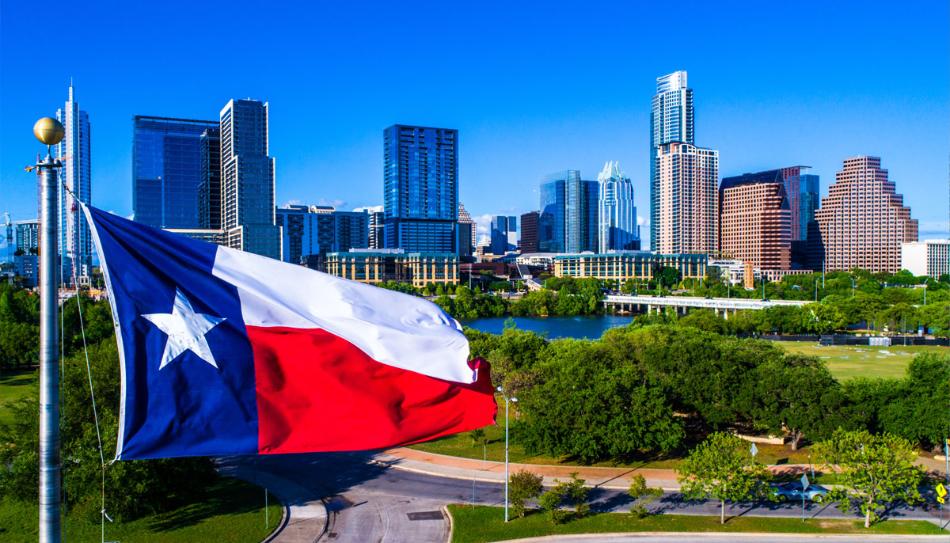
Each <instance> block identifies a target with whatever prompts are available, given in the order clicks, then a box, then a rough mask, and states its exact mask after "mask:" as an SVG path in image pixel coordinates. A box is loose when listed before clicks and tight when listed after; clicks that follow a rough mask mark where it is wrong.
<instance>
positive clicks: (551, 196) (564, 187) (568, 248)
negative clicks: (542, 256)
mask: <svg viewBox="0 0 950 543" xmlns="http://www.w3.org/2000/svg"><path fill="white" fill-rule="evenodd" d="M598 188H599V186H598V183H597V181H585V180H582V179H581V174H580V172H579V171H577V170H566V171H563V172H559V173H555V174H551V175H549V176H547V177H546V178H545V180H544V181H543V182H542V183H541V211H540V216H539V218H538V245H539V249H540V250H541V252H545V253H580V252H582V251H596V250H597V224H598V221H597V199H598V192H599V191H598Z"/></svg>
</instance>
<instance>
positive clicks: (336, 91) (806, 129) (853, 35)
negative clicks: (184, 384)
mask: <svg viewBox="0 0 950 543" xmlns="http://www.w3.org/2000/svg"><path fill="white" fill-rule="evenodd" d="M216 3H217V2H205V1H202V2H196V1H188V2H184V1H177V0H168V1H164V2H115V3H112V2H76V1H71V2H16V1H4V2H2V13H0V25H2V27H0V211H6V210H9V211H10V212H11V214H12V215H13V217H14V219H23V218H32V217H34V216H35V214H36V211H35V210H36V190H35V185H34V178H33V177H32V175H31V174H26V173H25V172H23V169H22V168H23V166H24V165H26V164H27V163H29V162H30V161H31V159H32V158H33V156H34V155H35V153H36V152H37V151H39V150H40V146H39V145H38V144H37V143H36V142H35V141H34V140H33V138H32V136H31V135H30V129H31V126H32V124H33V122H34V121H35V119H36V118H38V117H40V116H42V115H52V114H53V113H54V112H55V110H56V108H57V107H59V106H60V105H61V104H62V102H63V101H64V100H65V98H66V86H67V83H68V81H69V78H70V77H73V78H74V80H75V84H76V89H77V95H78V99H79V103H80V106H81V107H82V108H83V109H85V110H87V111H88V112H89V116H90V120H91V123H92V161H93V162H92V176H93V177H92V179H93V203H94V205H96V206H98V207H101V208H103V209H107V210H113V211H115V212H117V213H120V214H123V215H127V214H129V213H131V207H132V198H131V186H132V182H131V169H132V168H131V154H132V116H133V115H137V114H141V115H164V116H176V117H189V118H199V119H201V118H207V119H216V118H217V115H218V112H219V111H220V109H221V107H222V106H223V105H224V104H225V102H227V100H228V99H229V98H232V97H253V98H257V99H261V100H267V101H269V102H270V104H271V125H270V129H271V154H272V155H273V156H275V157H276V158H277V197H278V203H279V204H283V203H286V202H288V201H291V200H296V201H300V202H304V203H319V202H335V203H337V204H338V205H340V206H341V207H342V208H345V209H349V208H352V207H356V206H363V205H376V204H380V203H382V157H383V152H382V131H383V128H385V127H386V126H388V125H390V124H393V123H396V122H399V123H413V124H423V125H434V126H445V127H452V128H457V129H459V131H460V136H459V138H460V157H459V164H460V165H459V180H460V197H461V201H462V202H463V203H465V205H466V207H467V208H468V209H469V210H470V211H471V212H472V214H473V215H476V216H477V215H486V214H495V213H505V214H508V213H521V212H524V211H528V210H531V209H536V208H537V206H538V201H537V200H538V194H537V186H538V181H539V179H540V178H541V177H542V176H543V175H545V174H547V173H550V172H553V171H557V170H562V169H567V168H576V169H580V170H581V173H582V174H583V176H584V177H585V178H589V179H594V178H596V174H597V172H598V171H599V170H600V168H601V167H602V166H603V163H604V162H605V161H607V160H619V161H620V165H621V167H622V168H623V170H624V171H625V172H626V173H627V175H629V176H630V177H631V178H632V179H633V181H634V186H635V190H636V191H637V194H636V199H637V204H638V213H639V215H641V216H648V215H649V209H648V202H649V188H648V176H649V164H648V157H649V147H648V145H649V111H650V99H651V96H652V94H653V92H654V89H655V78H656V77H657V76H659V75H663V74H666V73H668V72H671V71H673V70H677V69H685V70H688V71H689V82H690V86H691V87H692V88H693V89H694V92H695V101H696V140H697V143H698V144H699V145H702V146H706V147H712V148H716V149H719V151H720V161H721V162H720V175H722V176H729V175H734V174H739V173H743V172H748V171H756V170H761V169H768V168H773V167H780V166H785V165H792V164H807V165H811V166H813V167H814V168H815V173H818V174H820V175H821V181H822V191H823V192H826V191H827V187H828V184H829V183H830V182H831V181H833V178H834V173H835V171H836V170H837V169H838V168H839V167H840V165H841V161H842V159H844V158H846V157H849V156H853V155H858V154H872V155H879V156H881V157H882V161H883V164H884V167H885V168H887V169H889V170H890V175H891V179H892V180H893V181H894V182H895V183H896V184H897V190H898V192H900V193H903V194H904V196H905V201H906V202H907V203H908V204H909V205H910V206H911V208H912V214H913V216H914V217H915V218H917V219H919V220H920V222H921V237H922V238H925V237H933V236H938V235H943V236H944V237H945V236H946V232H947V219H948V206H950V202H948V196H950V193H948V162H950V160H948V156H950V39H948V20H950V14H948V3H947V2H945V1H933V2H919V3H918V2H913V3H902V2H891V1H888V2H873V1H872V2H869V1H864V2H856V1H855V2H827V1H824V2H811V1H804V2H802V1H797V2H751V1H750V2H708V1H703V2H690V1H680V2H673V3H671V2H667V3H662V2H616V3H600V2H595V1H587V2H564V3H556V2H537V3H532V4H526V3H521V2H510V1H506V2H491V1H485V2H446V1H441V2H435V3H428V2H414V3H406V2H384V3H383V2H380V3H378V4H370V3H362V5H360V6H358V4H360V3H357V2H332V3H331V2H300V3H299V5H296V6H292V7H291V6H288V5H286V4H285V3H284V2H275V1H272V2H259V3H253V4H252V3H251V2H227V3H217V4H219V5H214V4H216ZM463 4H464V5H463ZM408 6H411V9H409V7H408ZM44 11H45V12H46V13H48V14H49V15H50V16H51V17H52V19H51V24H50V25H49V28H50V29H51V30H50V31H48V32H46V33H45V35H44V36H42V38H37V37H36V35H37V33H38V32H37V30H36V27H37V26H38V24H39V23H37V21H36V18H37V17H39V16H40V15H41V13H43V12H44ZM56 39H58V40H59V42H56V41H55V40H56ZM43 47H45V48H46V50H45V51H43V50H42V48H43ZM644 234H646V231H644Z"/></svg>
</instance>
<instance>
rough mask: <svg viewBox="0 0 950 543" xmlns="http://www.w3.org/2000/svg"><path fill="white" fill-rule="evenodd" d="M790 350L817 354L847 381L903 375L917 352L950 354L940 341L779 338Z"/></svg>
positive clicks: (841, 378)
mask: <svg viewBox="0 0 950 543" xmlns="http://www.w3.org/2000/svg"><path fill="white" fill-rule="evenodd" d="M776 343H777V344H779V345H780V346H782V347H783V348H784V349H785V350H786V351H788V352H790V353H798V354H805V355H809V356H815V357H817V358H819V359H821V360H823V361H825V363H827V364H828V369H829V370H830V371H831V374H832V375H834V376H835V378H837V379H839V380H842V381H846V380H848V379H852V378H854V377H886V378H895V379H899V378H901V377H904V373H905V372H906V370H907V366H908V365H909V364H910V361H911V360H913V358H914V356H916V355H918V354H920V353H926V352H933V353H941V354H950V347H941V346H937V345H908V346H906V347H905V346H903V345H891V346H890V347H869V346H866V345H827V346H823V345H819V344H817V343H809V342H802V341H777V342H776Z"/></svg>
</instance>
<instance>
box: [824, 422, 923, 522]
mask: <svg viewBox="0 0 950 543" xmlns="http://www.w3.org/2000/svg"><path fill="white" fill-rule="evenodd" d="M815 453H816V456H817V458H818V460H819V462H822V463H824V464H826V465H828V466H836V467H837V469H838V470H840V471H839V473H838V484H839V485H840V489H839V490H836V491H834V497H835V498H838V499H839V507H840V508H841V509H842V510H845V511H847V510H850V509H851V508H852V507H853V502H854V503H857V504H858V509H859V510H860V511H861V513H862V514H863V515H864V527H865V528H869V527H870V526H871V524H872V523H873V522H876V521H877V520H878V519H879V518H880V517H879V514H880V513H881V512H882V511H884V510H885V509H886V508H887V507H888V506H890V505H892V504H895V503H897V502H904V503H907V504H910V505H913V504H916V503H920V502H921V501H922V499H921V496H920V490H919V489H918V485H919V484H920V483H921V480H922V479H923V477H924V473H923V470H921V468H920V467H918V466H916V465H915V464H914V462H915V461H916V460H917V452H916V451H915V450H914V447H913V445H911V443H910V442H909V441H908V440H906V439H904V438H902V437H898V436H895V435H893V434H887V433H885V434H877V435H875V434H871V433H870V432H868V431H866V430H859V431H843V430H842V431H838V432H835V434H834V435H833V436H832V437H831V438H830V439H828V440H826V441H822V442H820V443H818V444H817V445H816V446H815Z"/></svg>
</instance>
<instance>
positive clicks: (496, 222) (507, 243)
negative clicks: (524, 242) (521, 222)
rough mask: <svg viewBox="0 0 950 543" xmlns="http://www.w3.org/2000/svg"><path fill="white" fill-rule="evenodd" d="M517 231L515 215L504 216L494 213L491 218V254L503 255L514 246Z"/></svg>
mask: <svg viewBox="0 0 950 543" xmlns="http://www.w3.org/2000/svg"><path fill="white" fill-rule="evenodd" d="M517 231H518V219H517V218H516V217H506V216H504V215H496V216H494V217H492V219H491V245H490V250H491V253H492V254H493V255H503V254H505V253H506V252H508V251H512V250H514V249H515V248H516V243H512V239H515V240H517V236H516V232H517Z"/></svg>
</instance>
